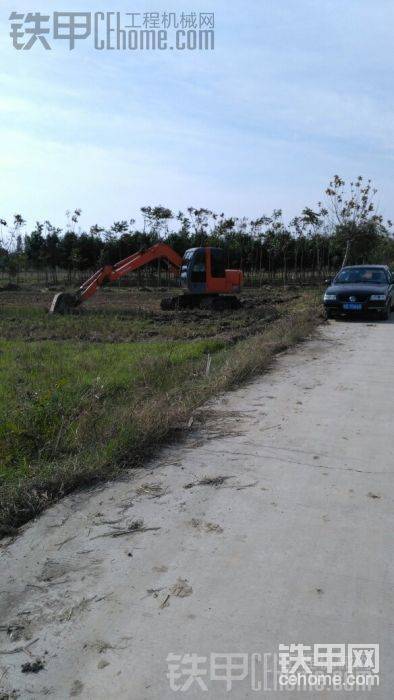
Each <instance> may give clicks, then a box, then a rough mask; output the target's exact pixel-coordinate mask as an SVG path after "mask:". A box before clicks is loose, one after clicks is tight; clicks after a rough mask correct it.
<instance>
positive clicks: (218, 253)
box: [180, 247, 242, 295]
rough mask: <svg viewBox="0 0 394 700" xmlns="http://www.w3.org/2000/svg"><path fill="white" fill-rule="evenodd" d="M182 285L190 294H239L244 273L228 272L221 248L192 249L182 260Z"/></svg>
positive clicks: (238, 271)
mask: <svg viewBox="0 0 394 700" xmlns="http://www.w3.org/2000/svg"><path fill="white" fill-rule="evenodd" d="M180 284H181V287H182V288H183V289H185V290H187V291H188V292H189V294H197V295H198V294H231V293H232V294H238V293H239V292H240V290H241V285H242V272H241V271H240V270H226V257H225V253H224V251H223V250H221V248H210V247H208V248H190V249H189V250H187V251H186V253H185V254H184V256H183V259H182V265H181V270H180Z"/></svg>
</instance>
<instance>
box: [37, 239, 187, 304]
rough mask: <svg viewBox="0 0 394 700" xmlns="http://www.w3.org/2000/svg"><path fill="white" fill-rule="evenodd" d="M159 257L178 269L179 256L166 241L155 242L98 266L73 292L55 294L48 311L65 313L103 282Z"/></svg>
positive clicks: (111, 280) (136, 268)
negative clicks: (112, 263) (113, 261)
mask: <svg viewBox="0 0 394 700" xmlns="http://www.w3.org/2000/svg"><path fill="white" fill-rule="evenodd" d="M160 258H161V259H164V260H166V261H167V262H168V263H169V265H170V267H171V268H172V269H173V270H175V271H176V272H178V271H179V269H180V267H181V264H182V258H181V256H180V255H178V253H176V252H175V250H173V249H172V248H171V246H169V245H167V244H166V243H155V245H153V246H151V247H150V248H147V249H145V250H140V251H139V252H138V253H134V254H133V255H129V256H128V257H127V258H124V260H120V262H118V263H116V264H115V265H104V267H102V268H100V270H97V272H95V273H94V275H92V276H91V277H89V279H88V280H86V282H84V283H83V284H82V285H81V286H80V288H79V289H78V291H77V292H76V293H75V294H69V293H66V292H60V293H58V294H56V295H55V296H54V298H53V301H52V304H51V308H50V310H49V313H51V314H54V313H67V312H69V311H71V310H72V309H73V308H75V307H76V306H79V305H80V304H82V302H84V301H86V299H89V298H90V297H91V296H93V294H95V293H96V292H97V290H98V288H99V287H102V286H103V285H104V284H110V283H111V282H116V280H118V279H120V278H121V277H123V276H124V275H127V274H128V273H129V272H133V270H138V268H139V267H143V265H148V264H149V263H151V262H153V261H154V260H159V259H160Z"/></svg>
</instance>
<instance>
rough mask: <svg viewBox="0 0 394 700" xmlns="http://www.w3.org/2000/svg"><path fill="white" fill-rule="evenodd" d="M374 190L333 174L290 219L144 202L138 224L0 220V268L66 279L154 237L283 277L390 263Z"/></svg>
mask: <svg viewBox="0 0 394 700" xmlns="http://www.w3.org/2000/svg"><path fill="white" fill-rule="evenodd" d="M376 193H377V190H376V189H375V188H374V187H373V185H372V182H371V180H364V178H363V177H362V176H359V177H358V178H357V179H356V180H355V181H354V182H350V183H349V184H347V183H346V182H345V181H344V180H343V179H342V178H340V177H339V176H338V175H336V176H334V178H333V179H332V181H331V182H330V183H329V186H328V187H327V189H326V191H325V197H324V202H323V203H322V202H319V203H318V204H317V206H316V207H315V208H310V207H305V208H304V209H303V210H302V212H301V213H300V214H299V215H298V216H295V217H294V218H293V219H292V220H291V221H289V222H288V223H286V222H285V221H284V217H283V212H282V210H280V209H276V210H274V211H273V212H272V214H270V215H261V216H260V217H257V218H256V219H250V218H239V217H228V216H226V215H225V214H224V213H220V214H217V213H215V212H213V211H211V210H209V209H206V208H202V207H201V208H195V207H189V208H188V209H187V210H186V211H185V212H178V213H174V212H173V211H171V210H170V209H168V208H167V207H164V206H154V207H151V206H145V207H142V208H141V215H142V220H143V225H141V226H136V222H135V220H134V219H129V220H121V221H114V223H113V224H112V225H111V226H110V227H107V228H106V227H102V226H100V225H98V224H95V225H93V226H91V227H90V229H89V230H87V231H85V230H81V227H80V225H79V220H80V216H81V213H82V212H81V210H80V209H75V210H74V211H73V212H67V213H66V216H67V222H66V226H65V227H64V229H61V228H58V227H56V226H54V225H53V224H52V223H51V222H50V221H43V222H39V221H37V222H36V225H35V227H34V230H32V231H31V232H30V233H27V232H26V222H25V220H24V219H23V217H22V215H20V214H15V216H14V218H13V221H12V222H11V223H10V224H8V223H7V221H6V220H4V219H0V270H2V271H4V272H6V273H8V274H9V276H10V277H14V276H16V275H18V274H19V273H20V272H21V271H24V270H35V271H36V272H37V273H39V272H42V271H45V273H46V274H47V276H48V274H49V275H50V276H51V279H52V280H53V281H56V277H57V272H58V271H59V270H65V271H66V272H67V274H68V276H69V278H70V280H71V279H72V278H73V276H75V275H76V274H79V273H85V272H89V271H92V270H95V269H98V268H99V267H101V266H102V265H104V264H108V263H109V264H114V263H115V262H118V261H119V260H121V259H122V258H125V257H127V256H128V255H131V254H132V253H134V252H136V251H138V250H140V249H142V248H147V247H149V246H151V245H153V244H154V243H156V242H157V241H159V240H161V241H164V242H166V243H168V244H169V245H170V246H172V247H173V248H174V249H175V250H176V251H177V252H178V253H179V254H180V255H182V254H183V253H184V252H185V250H186V249H187V248H193V247H196V246H206V245H210V246H218V247H221V248H223V249H224V250H225V251H226V254H227V260H228V266H230V267H237V268H238V267H240V268H241V269H243V270H244V271H245V272H246V273H248V272H249V273H263V272H264V273H265V274H266V275H268V277H270V276H275V275H278V274H280V275H282V276H283V278H284V279H286V277H287V276H288V275H289V274H290V273H291V275H292V276H293V277H294V276H298V277H301V278H302V277H303V276H305V275H308V274H309V275H311V274H312V275H316V276H319V275H323V274H325V273H327V272H329V271H334V270H337V269H339V268H340V267H341V266H342V265H344V264H349V263H365V262H375V263H387V264H390V263H393V264H394V237H393V232H392V223H391V221H384V220H383V217H382V216H381V215H380V214H379V213H378V211H377V209H376V204H375V201H376Z"/></svg>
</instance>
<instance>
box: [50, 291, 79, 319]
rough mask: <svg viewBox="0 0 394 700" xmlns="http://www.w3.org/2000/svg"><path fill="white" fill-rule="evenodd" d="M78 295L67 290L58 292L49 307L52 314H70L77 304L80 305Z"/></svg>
mask: <svg viewBox="0 0 394 700" xmlns="http://www.w3.org/2000/svg"><path fill="white" fill-rule="evenodd" d="M78 303H79V302H78V297H77V296H76V294H69V293H67V292H58V294H55V296H54V297H53V299H52V304H51V307H50V309H49V313H50V314H70V313H71V312H72V311H73V309H75V307H76V306H78Z"/></svg>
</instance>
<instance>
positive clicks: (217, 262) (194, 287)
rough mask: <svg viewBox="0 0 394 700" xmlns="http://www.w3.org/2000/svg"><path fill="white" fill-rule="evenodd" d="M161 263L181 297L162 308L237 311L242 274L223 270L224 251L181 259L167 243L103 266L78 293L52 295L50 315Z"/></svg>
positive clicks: (167, 301) (197, 253)
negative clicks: (176, 283) (172, 276)
mask: <svg viewBox="0 0 394 700" xmlns="http://www.w3.org/2000/svg"><path fill="white" fill-rule="evenodd" d="M159 259H161V260H164V261H166V263H167V264H168V266H169V267H170V269H171V270H172V271H173V272H174V273H175V274H176V275H177V276H178V278H179V282H180V286H181V287H182V289H183V290H184V294H180V295H176V296H172V297H165V298H164V299H162V302H161V308H162V309H164V310H166V311H169V310H171V309H193V308H199V307H200V308H206V309H216V310H218V311H222V310H224V309H237V308H239V306H240V301H239V299H238V297H237V296H236V294H238V293H239V292H240V291H241V286H242V282H243V274H242V271H241V270H226V264H225V255H224V251H223V250H221V249H220V248H190V249H189V250H187V251H186V253H185V254H184V256H183V258H181V256H180V255H178V253H176V252H175V250H173V249H172V248H171V246H169V245H167V244H166V243H156V244H155V245H153V246H151V247H150V248H147V249H145V250H140V251H139V252H138V253H134V254H133V255H129V257H127V258H125V259H124V260H121V261H120V262H118V263H116V264H115V265H104V267H102V268H101V269H100V270H97V272H95V273H94V275H92V276H91V277H90V278H89V279H88V280H86V282H84V283H83V284H82V285H81V287H80V288H79V289H78V291H77V292H75V293H74V294H70V293H67V292H60V293H58V294H56V295H55V297H54V299H53V301H52V304H51V308H50V313H61V314H64V313H69V312H71V311H72V310H73V309H75V308H76V307H77V306H79V305H80V304H82V303H83V302H84V301H86V300H87V299H89V298H90V297H91V296H93V294H95V292H97V290H98V289H99V287H102V286H103V285H106V284H110V283H111V282H116V280H118V279H120V278H121V277H123V276H124V275H127V274H128V273H129V272H133V270H138V268H140V267H142V266H143V265H148V264H149V263H151V262H153V261H154V260H159Z"/></svg>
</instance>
